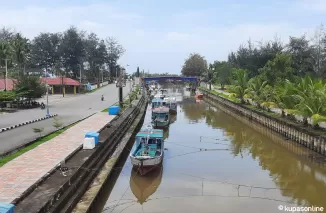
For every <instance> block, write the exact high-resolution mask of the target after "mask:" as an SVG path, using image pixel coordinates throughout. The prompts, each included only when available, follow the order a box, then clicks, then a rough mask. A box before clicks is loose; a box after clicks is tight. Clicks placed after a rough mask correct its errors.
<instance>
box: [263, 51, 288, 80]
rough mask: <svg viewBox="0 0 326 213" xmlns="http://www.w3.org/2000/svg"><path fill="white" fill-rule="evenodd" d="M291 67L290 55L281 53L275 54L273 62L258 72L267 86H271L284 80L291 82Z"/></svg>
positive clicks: (269, 62)
mask: <svg viewBox="0 0 326 213" xmlns="http://www.w3.org/2000/svg"><path fill="white" fill-rule="evenodd" d="M291 65H292V58H291V55H290V54H287V53H281V54H277V55H276V57H275V58H274V59H273V60H270V61H268V62H267V64H266V65H265V66H264V67H263V68H261V69H260V70H259V71H260V73H261V76H262V77H263V78H264V79H265V80H266V81H267V82H268V84H269V85H272V86H273V85H275V83H277V82H279V81H282V80H284V79H288V80H293V68H292V66H291Z"/></svg>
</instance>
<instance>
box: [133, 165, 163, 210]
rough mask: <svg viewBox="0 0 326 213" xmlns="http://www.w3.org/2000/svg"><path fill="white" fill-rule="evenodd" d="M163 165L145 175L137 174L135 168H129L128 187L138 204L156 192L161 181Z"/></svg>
mask: <svg viewBox="0 0 326 213" xmlns="http://www.w3.org/2000/svg"><path fill="white" fill-rule="evenodd" d="M162 174H163V167H160V168H157V169H155V170H153V171H152V172H150V173H148V174H147V175H146V176H140V175H137V173H136V170H134V169H133V170H131V175H130V189H131V191H132V193H133V194H134V195H135V197H136V198H137V201H138V202H139V203H140V204H143V203H144V202H146V200H147V199H148V198H149V197H150V196H151V195H152V194H154V193H155V192H156V190H157V189H158V187H159V185H160V184H161V181H162Z"/></svg>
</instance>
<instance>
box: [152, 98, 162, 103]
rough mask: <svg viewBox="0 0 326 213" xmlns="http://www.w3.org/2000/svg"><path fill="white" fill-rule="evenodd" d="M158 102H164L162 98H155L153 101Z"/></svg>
mask: <svg viewBox="0 0 326 213" xmlns="http://www.w3.org/2000/svg"><path fill="white" fill-rule="evenodd" d="M156 102H163V100H162V99H161V98H154V99H153V100H152V103H156Z"/></svg>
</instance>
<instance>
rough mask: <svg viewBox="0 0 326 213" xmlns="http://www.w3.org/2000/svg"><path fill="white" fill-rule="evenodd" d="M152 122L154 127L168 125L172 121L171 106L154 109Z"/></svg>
mask: <svg viewBox="0 0 326 213" xmlns="http://www.w3.org/2000/svg"><path fill="white" fill-rule="evenodd" d="M152 123H153V125H154V127H167V126H168V125H169V123H170V108H169V107H166V106H161V107H157V108H154V109H153V110H152Z"/></svg>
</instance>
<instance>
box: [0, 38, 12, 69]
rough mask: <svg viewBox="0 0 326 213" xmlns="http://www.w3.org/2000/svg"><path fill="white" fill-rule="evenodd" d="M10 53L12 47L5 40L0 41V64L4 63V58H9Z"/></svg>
mask: <svg viewBox="0 0 326 213" xmlns="http://www.w3.org/2000/svg"><path fill="white" fill-rule="evenodd" d="M11 55H12V48H11V46H10V44H9V42H7V41H4V40H2V41H0V65H1V66H3V65H4V63H5V62H4V59H9V58H11Z"/></svg>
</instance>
